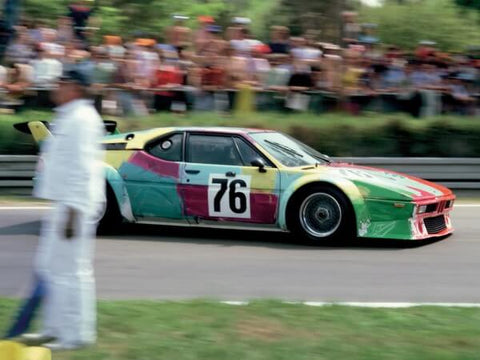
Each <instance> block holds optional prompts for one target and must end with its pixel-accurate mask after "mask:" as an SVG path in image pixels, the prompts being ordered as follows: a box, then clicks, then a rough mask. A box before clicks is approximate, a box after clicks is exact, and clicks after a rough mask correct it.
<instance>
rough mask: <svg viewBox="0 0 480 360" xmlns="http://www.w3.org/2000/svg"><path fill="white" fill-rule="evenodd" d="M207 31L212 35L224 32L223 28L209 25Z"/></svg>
mask: <svg viewBox="0 0 480 360" xmlns="http://www.w3.org/2000/svg"><path fill="white" fill-rule="evenodd" d="M207 31H208V32H211V33H220V32H222V27H221V26H220V25H208V26H207Z"/></svg>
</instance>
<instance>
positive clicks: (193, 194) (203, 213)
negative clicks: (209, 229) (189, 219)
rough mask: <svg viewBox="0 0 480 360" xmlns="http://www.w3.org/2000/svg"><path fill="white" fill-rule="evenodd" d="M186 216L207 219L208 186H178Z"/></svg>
mask: <svg viewBox="0 0 480 360" xmlns="http://www.w3.org/2000/svg"><path fill="white" fill-rule="evenodd" d="M178 193H179V194H180V196H182V198H183V209H184V212H185V215H186V216H198V217H202V218H207V217H208V186H200V185H178Z"/></svg>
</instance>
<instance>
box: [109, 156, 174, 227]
mask: <svg viewBox="0 0 480 360" xmlns="http://www.w3.org/2000/svg"><path fill="white" fill-rule="evenodd" d="M119 173H120V174H121V175H122V176H123V177H124V178H125V180H124V181H125V184H126V188H127V191H128V194H129V197H130V200H131V203H132V211H133V214H134V215H135V217H139V216H140V217H161V218H167V219H182V218H183V211H182V203H181V198H180V195H179V194H178V192H177V180H176V179H172V178H168V177H165V176H159V175H157V174H155V173H152V172H150V171H147V170H145V169H143V168H141V167H139V166H136V165H133V164H129V163H124V164H123V165H122V166H121V167H120V169H119Z"/></svg>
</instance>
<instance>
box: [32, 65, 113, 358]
mask: <svg viewBox="0 0 480 360" xmlns="http://www.w3.org/2000/svg"><path fill="white" fill-rule="evenodd" d="M89 85H90V83H89V81H88V78H87V76H86V75H85V74H83V73H82V72H80V71H79V70H70V71H68V72H66V74H65V75H64V76H62V78H61V79H60V81H59V86H58V90H57V91H56V92H55V93H54V101H55V102H56V103H57V105H58V107H57V108H56V113H57V115H56V118H55V119H54V121H53V136H50V137H49V138H48V139H46V140H45V141H44V142H43V143H42V156H41V159H42V160H41V164H40V168H39V173H38V176H37V179H38V181H37V183H36V185H35V189H34V195H35V196H36V197H39V198H43V199H48V200H50V201H52V205H53V208H52V210H51V211H50V212H49V214H48V215H47V217H46V218H45V220H44V221H43V224H42V231H41V235H40V240H39V247H38V251H37V255H36V259H35V271H36V273H37V275H38V276H39V277H40V278H41V279H42V280H43V281H44V282H45V284H46V296H45V300H44V305H43V319H42V320H43V321H42V331H41V335H42V337H44V338H47V337H48V338H54V339H55V341H54V342H50V343H47V344H46V345H45V346H47V347H50V348H51V349H52V350H61V349H74V348H77V347H81V346H86V345H90V344H93V343H94V342H95V341H96V307H95V302H96V300H95V280H94V276H93V254H94V239H95V230H96V220H98V217H99V216H98V215H99V213H100V211H101V209H102V207H103V206H104V202H105V179H104V172H103V169H102V166H101V161H102V160H103V155H104V153H103V149H102V147H101V144H100V141H101V138H102V136H103V135H104V126H103V123H102V120H101V118H100V116H99V114H98V113H97V112H96V110H95V109H94V107H93V105H92V104H91V103H90V102H89V101H88V100H87V99H86V97H87V89H88V86H89Z"/></svg>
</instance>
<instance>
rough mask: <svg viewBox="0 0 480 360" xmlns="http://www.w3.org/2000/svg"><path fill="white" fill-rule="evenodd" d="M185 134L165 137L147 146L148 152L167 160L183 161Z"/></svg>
mask: <svg viewBox="0 0 480 360" xmlns="http://www.w3.org/2000/svg"><path fill="white" fill-rule="evenodd" d="M182 143H183V134H173V135H171V136H168V137H164V138H162V139H160V140H159V141H157V142H155V143H153V144H152V145H151V146H148V147H147V149H146V150H147V152H148V153H149V154H151V155H153V156H155V157H157V158H160V159H162V160H167V161H182Z"/></svg>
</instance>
